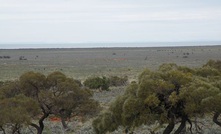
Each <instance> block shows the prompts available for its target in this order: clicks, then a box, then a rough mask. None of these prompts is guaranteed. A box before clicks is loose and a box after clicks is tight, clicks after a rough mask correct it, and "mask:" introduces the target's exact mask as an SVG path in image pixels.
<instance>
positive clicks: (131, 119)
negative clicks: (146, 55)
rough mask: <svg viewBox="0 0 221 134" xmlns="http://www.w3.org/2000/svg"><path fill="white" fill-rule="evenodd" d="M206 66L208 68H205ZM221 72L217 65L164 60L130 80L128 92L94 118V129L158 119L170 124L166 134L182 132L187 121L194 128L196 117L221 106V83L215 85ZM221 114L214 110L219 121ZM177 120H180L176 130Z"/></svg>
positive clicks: (134, 124)
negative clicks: (195, 65)
mask: <svg viewBox="0 0 221 134" xmlns="http://www.w3.org/2000/svg"><path fill="white" fill-rule="evenodd" d="M205 69H206V70H207V71H202V70H205ZM218 76H220V73H219V72H218V71H217V70H216V69H214V68H213V69H209V68H208V67H206V66H205V67H203V68H197V69H190V68H187V67H182V66H178V65H176V64H163V65H161V66H160V67H159V69H158V70H157V71H150V70H148V69H146V70H144V71H143V72H142V73H141V75H140V76H139V78H138V83H131V84H130V85H129V87H127V89H126V92H125V94H124V95H122V96H120V97H118V98H117V99H116V100H115V101H114V102H113V103H112V104H111V106H110V108H109V109H108V112H104V113H103V114H101V115H100V116H98V117H97V118H96V119H95V120H94V121H93V127H94V130H95V132H96V133H98V134H99V133H104V132H107V131H110V132H111V131H114V130H115V129H117V128H118V126H123V127H124V128H125V130H126V131H128V130H130V131H133V129H134V128H135V127H138V126H140V125H142V124H153V123H154V122H155V121H157V122H158V123H159V124H161V125H163V124H167V126H166V128H165V130H164V132H163V133H164V134H169V133H171V132H172V131H174V133H175V134H179V133H180V132H181V131H182V130H183V129H184V128H185V126H186V123H189V124H190V126H191V128H192V121H191V119H192V118H193V117H200V116H201V115H205V113H210V112H212V111H214V110H215V109H216V110H217V109H218V107H220V102H221V101H218V99H220V87H221V86H220V84H219V86H220V87H219V86H217V85H216V84H217V82H218V81H217V80H220V77H218ZM206 77H207V79H206ZM208 78H209V79H208ZM215 79H217V80H215ZM212 80H213V82H212ZM214 82H215V83H216V84H215V83H214ZM210 98H212V99H210ZM211 101H212V102H214V103H213V104H214V105H216V106H215V108H214V107H213V108H214V109H212V106H210V105H209V103H210V102H211ZM215 101H216V103H215ZM218 105H219V106H218ZM210 109H211V110H210ZM219 114H220V112H219V111H216V112H215V115H214V120H216V122H217V117H218V116H219ZM107 120H108V121H107ZM110 122H111V124H110ZM177 122H181V123H180V125H179V126H178V128H177V129H176V130H174V127H175V125H176V123H177ZM217 124H219V123H218V122H217ZM190 131H191V129H190Z"/></svg>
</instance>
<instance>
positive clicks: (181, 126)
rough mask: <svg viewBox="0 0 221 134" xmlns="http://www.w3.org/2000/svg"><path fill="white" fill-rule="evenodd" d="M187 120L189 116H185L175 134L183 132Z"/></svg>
mask: <svg viewBox="0 0 221 134" xmlns="http://www.w3.org/2000/svg"><path fill="white" fill-rule="evenodd" d="M187 118H188V117H187V116H183V117H182V120H181V124H180V126H179V127H178V129H177V130H176V131H175V133H174V134H179V133H181V131H182V130H183V129H184V128H185V127H186V121H187Z"/></svg>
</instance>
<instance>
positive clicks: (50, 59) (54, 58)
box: [0, 46, 221, 81]
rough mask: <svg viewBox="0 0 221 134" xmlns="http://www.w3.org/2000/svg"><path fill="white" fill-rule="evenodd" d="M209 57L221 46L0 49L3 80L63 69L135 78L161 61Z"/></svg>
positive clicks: (187, 62) (218, 54) (189, 62)
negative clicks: (26, 74) (29, 73)
mask: <svg viewBox="0 0 221 134" xmlns="http://www.w3.org/2000/svg"><path fill="white" fill-rule="evenodd" d="M5 56H8V57H10V58H3V57H5ZM209 59H213V60H220V59H221V46H194V47H155V48H153V47H150V48H82V49H79V48H78V49H77V48H76V49H17V50H3V49H0V81H4V80H12V79H17V78H18V77H19V76H20V75H21V74H22V73H24V72H27V71H37V72H42V73H45V74H48V73H50V72H53V71H61V72H63V73H65V74H66V75H68V76H69V77H73V78H76V79H85V78H86V77H88V76H91V75H123V76H125V75H127V76H129V78H130V79H136V77H137V75H138V74H139V73H140V72H141V71H142V70H143V69H144V68H150V69H156V68H158V66H159V65H161V64H162V63H169V62H170V63H176V64H178V65H184V66H188V67H198V66H201V65H203V64H205V63H206V62H207V61H208V60H209Z"/></svg>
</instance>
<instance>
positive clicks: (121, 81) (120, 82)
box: [109, 76, 128, 87]
mask: <svg viewBox="0 0 221 134" xmlns="http://www.w3.org/2000/svg"><path fill="white" fill-rule="evenodd" d="M109 79H110V86H115V87H116V86H124V85H126V84H127V81H128V77H127V76H125V77H118V76H111V77H110V78H109Z"/></svg>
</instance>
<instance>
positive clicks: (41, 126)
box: [30, 113, 49, 134]
mask: <svg viewBox="0 0 221 134" xmlns="http://www.w3.org/2000/svg"><path fill="white" fill-rule="evenodd" d="M48 116H49V114H48V113H44V115H43V116H42V117H41V118H40V120H39V121H38V124H39V126H38V125H36V124H34V123H31V124H30V125H31V126H32V127H34V128H35V129H36V130H37V134H42V132H43V130H44V120H45V119H46V118H47V117H48Z"/></svg>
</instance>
